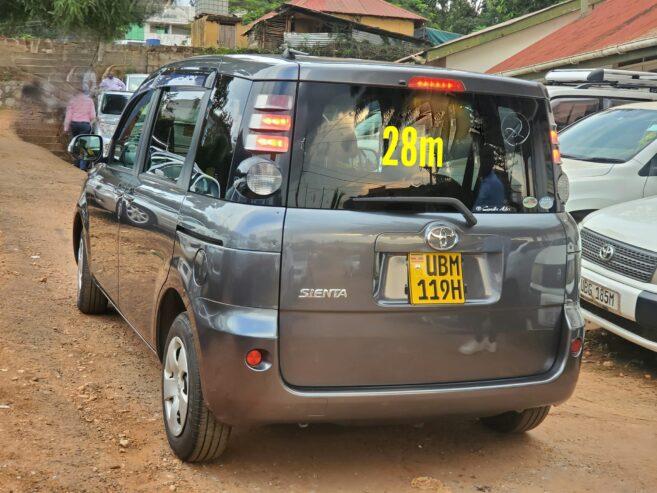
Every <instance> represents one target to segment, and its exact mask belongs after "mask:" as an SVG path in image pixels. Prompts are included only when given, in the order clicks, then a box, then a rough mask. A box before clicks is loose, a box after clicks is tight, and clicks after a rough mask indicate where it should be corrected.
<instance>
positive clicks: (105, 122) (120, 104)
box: [93, 91, 132, 156]
mask: <svg viewBox="0 0 657 493" xmlns="http://www.w3.org/2000/svg"><path fill="white" fill-rule="evenodd" d="M131 97H132V93H131V92H124V91H103V92H100V93H99V94H98V96H97V98H96V107H97V111H96V121H95V122H94V124H93V132H94V133H96V134H98V135H101V136H102V137H103V142H104V144H105V145H104V149H103V156H107V152H108V148H109V143H110V140H111V139H112V136H113V135H114V130H116V126H117V125H118V123H119V118H121V113H122V112H123V109H124V108H125V106H126V105H127V104H128V101H129V100H130V98H131Z"/></svg>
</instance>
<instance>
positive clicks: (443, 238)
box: [427, 226, 459, 250]
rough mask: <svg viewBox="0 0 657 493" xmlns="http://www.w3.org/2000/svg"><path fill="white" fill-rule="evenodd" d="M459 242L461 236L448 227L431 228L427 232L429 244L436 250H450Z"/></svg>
mask: <svg viewBox="0 0 657 493" xmlns="http://www.w3.org/2000/svg"><path fill="white" fill-rule="evenodd" d="M458 241H459V235H458V234H457V233H456V231H454V230H453V229H452V228H450V227H448V226H439V227H437V228H431V229H430V230H429V231H428V232H427V244H428V245H429V246H430V247H431V248H433V249H434V250H449V249H450V248H454V245H456V244H457V243H458Z"/></svg>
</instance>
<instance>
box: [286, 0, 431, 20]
mask: <svg viewBox="0 0 657 493" xmlns="http://www.w3.org/2000/svg"><path fill="white" fill-rule="evenodd" d="M285 3H286V4H288V5H295V6H297V7H304V8H306V9H310V10H317V11H319V12H327V13H331V14H349V15H368V16H372V17H394V18H396V19H410V20H413V21H426V19H425V18H424V17H422V16H421V15H418V14H415V13H413V12H409V11H408V10H405V9H402V8H401V7H397V6H396V5H392V4H391V3H388V2H385V1H384V0H290V1H289V2H285Z"/></svg>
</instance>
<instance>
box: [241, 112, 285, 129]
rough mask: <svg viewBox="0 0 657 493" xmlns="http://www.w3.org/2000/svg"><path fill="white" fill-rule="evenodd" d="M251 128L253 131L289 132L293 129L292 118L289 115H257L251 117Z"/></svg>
mask: <svg viewBox="0 0 657 493" xmlns="http://www.w3.org/2000/svg"><path fill="white" fill-rule="evenodd" d="M249 127H250V128H251V130H277V131H280V132H287V131H288V130H290V128H292V118H291V117H289V116H287V115H276V114H273V115H269V114H265V115H261V114H256V115H253V116H252V117H251V123H250V125H249Z"/></svg>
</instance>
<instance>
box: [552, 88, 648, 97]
mask: <svg viewBox="0 0 657 493" xmlns="http://www.w3.org/2000/svg"><path fill="white" fill-rule="evenodd" d="M547 91H548V94H549V95H550V99H554V98H564V97H578V98H586V97H594V98H595V97H605V98H624V99H636V100H646V101H655V100H657V93H655V92H650V91H649V90H646V89H613V88H610V87H609V86H607V87H601V86H600V87H586V88H578V87H572V86H547Z"/></svg>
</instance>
